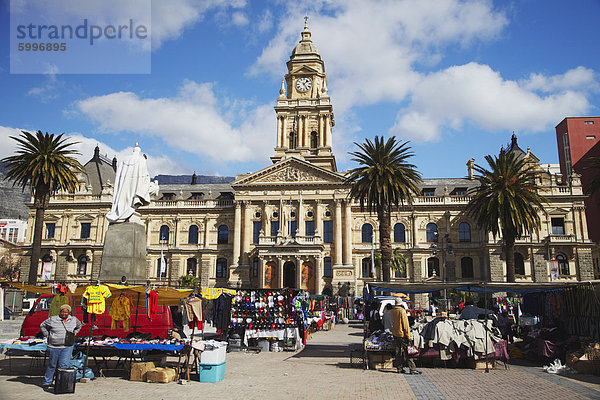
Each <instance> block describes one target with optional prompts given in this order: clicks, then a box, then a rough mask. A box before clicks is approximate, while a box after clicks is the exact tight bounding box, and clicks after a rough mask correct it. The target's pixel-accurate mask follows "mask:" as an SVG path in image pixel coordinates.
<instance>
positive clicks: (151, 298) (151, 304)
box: [146, 290, 158, 321]
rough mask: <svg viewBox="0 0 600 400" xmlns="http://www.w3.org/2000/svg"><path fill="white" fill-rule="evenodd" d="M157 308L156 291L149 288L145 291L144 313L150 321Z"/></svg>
mask: <svg viewBox="0 0 600 400" xmlns="http://www.w3.org/2000/svg"><path fill="white" fill-rule="evenodd" d="M157 309H158V293H157V292H156V291H155V290H149V291H147V292H146V313H147V316H148V319H149V320H150V321H152V318H154V316H155V315H156V313H157V311H158V310H157Z"/></svg>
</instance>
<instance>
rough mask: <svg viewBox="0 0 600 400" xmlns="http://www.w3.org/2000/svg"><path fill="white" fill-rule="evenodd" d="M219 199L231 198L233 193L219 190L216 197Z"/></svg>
mask: <svg viewBox="0 0 600 400" xmlns="http://www.w3.org/2000/svg"><path fill="white" fill-rule="evenodd" d="M218 199H219V200H233V193H231V192H221V194H220V195H219V197H218Z"/></svg>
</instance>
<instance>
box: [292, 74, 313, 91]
mask: <svg viewBox="0 0 600 400" xmlns="http://www.w3.org/2000/svg"><path fill="white" fill-rule="evenodd" d="M311 86H312V81H311V80H310V78H307V77H302V78H298V80H297V81H296V89H298V91H299V92H307V91H308V90H309V89H310V87H311Z"/></svg>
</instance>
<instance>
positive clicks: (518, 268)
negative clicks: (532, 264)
mask: <svg viewBox="0 0 600 400" xmlns="http://www.w3.org/2000/svg"><path fill="white" fill-rule="evenodd" d="M515 275H525V261H523V256H522V255H521V253H517V252H515Z"/></svg>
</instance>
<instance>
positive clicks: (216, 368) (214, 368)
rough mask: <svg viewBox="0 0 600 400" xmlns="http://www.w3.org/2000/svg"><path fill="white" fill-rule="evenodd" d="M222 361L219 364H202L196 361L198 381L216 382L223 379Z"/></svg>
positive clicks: (223, 367)
mask: <svg viewBox="0 0 600 400" xmlns="http://www.w3.org/2000/svg"><path fill="white" fill-rule="evenodd" d="M226 363H227V362H226V361H223V362H222V363H220V364H203V363H198V377H199V380H200V382H205V383H216V382H221V381H222V380H223V379H225V364H226Z"/></svg>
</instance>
